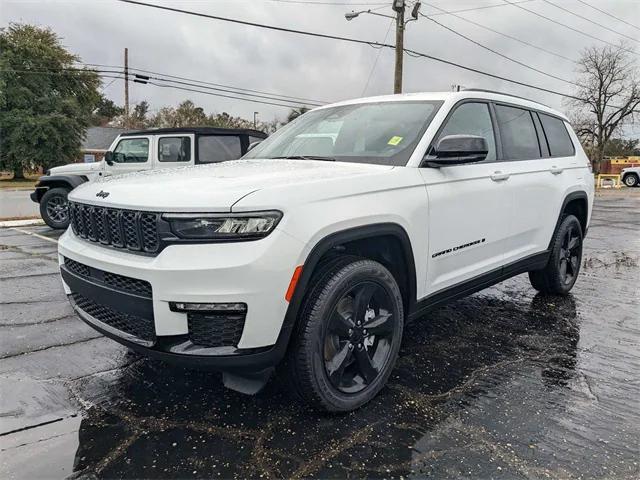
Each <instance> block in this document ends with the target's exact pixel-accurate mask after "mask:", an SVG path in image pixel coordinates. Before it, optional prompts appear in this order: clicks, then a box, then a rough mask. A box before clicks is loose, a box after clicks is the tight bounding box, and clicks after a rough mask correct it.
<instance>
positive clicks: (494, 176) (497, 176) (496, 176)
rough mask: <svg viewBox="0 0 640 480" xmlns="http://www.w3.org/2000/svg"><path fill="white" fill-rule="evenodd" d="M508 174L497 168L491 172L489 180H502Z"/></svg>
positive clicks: (507, 176)
mask: <svg viewBox="0 0 640 480" xmlns="http://www.w3.org/2000/svg"><path fill="white" fill-rule="evenodd" d="M510 176H511V174H510V173H502V172H501V171H500V170H498V171H496V172H493V173H492V174H491V180H493V181H494V182H501V181H502V180H506V179H507V178H509V177H510Z"/></svg>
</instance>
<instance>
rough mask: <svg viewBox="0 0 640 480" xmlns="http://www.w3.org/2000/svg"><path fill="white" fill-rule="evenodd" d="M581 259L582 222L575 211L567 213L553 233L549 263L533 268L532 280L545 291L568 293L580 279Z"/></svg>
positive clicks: (539, 288)
mask: <svg viewBox="0 0 640 480" xmlns="http://www.w3.org/2000/svg"><path fill="white" fill-rule="evenodd" d="M581 263H582V226H581V225H580V222H579V221H578V219H577V218H576V217H575V216H574V215H567V216H565V217H564V218H563V219H562V222H561V223H560V227H559V228H558V230H557V231H556V233H555V235H554V237H553V240H552V242H551V255H550V257H549V261H548V263H547V265H546V267H545V268H543V269H542V270H536V271H533V272H529V280H530V281H531V285H533V288H535V289H536V290H538V291H539V292H541V293H547V294H553V295H566V294H568V293H569V292H570V291H571V289H572V288H573V286H574V285H575V283H576V280H577V278H578V274H579V273H580V265H581Z"/></svg>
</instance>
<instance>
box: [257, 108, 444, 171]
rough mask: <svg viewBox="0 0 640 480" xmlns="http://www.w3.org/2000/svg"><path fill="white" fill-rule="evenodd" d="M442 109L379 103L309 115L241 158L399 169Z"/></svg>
mask: <svg viewBox="0 0 640 480" xmlns="http://www.w3.org/2000/svg"><path fill="white" fill-rule="evenodd" d="M441 104H442V102H426V101H409V102H407V101H402V102H378V103H361V104H355V105H344V106H338V107H330V108H323V109H319V110H313V111H311V112H307V113H305V114H304V115H301V116H300V117H298V118H297V119H295V120H294V121H293V122H291V123H289V124H287V125H285V126H284V127H282V128H281V129H280V130H278V131H277V132H276V133H274V134H273V135H271V136H270V137H269V138H267V139H266V140H265V141H264V142H262V143H260V144H259V145H258V146H256V147H255V148H253V149H252V150H251V151H249V152H248V153H247V154H246V155H245V156H244V158H264V159H270V158H297V159H310V160H337V161H342V162H354V163H376V164H382V165H395V166H404V165H406V164H407V161H408V160H409V157H410V156H411V154H412V153H413V150H414V148H415V147H416V145H417V144H418V142H419V141H420V138H421V137H422V134H423V133H424V132H425V130H426V129H427V127H428V126H429V123H430V122H431V120H432V119H433V116H434V115H435V114H436V112H437V111H438V108H439V107H440V105H441Z"/></svg>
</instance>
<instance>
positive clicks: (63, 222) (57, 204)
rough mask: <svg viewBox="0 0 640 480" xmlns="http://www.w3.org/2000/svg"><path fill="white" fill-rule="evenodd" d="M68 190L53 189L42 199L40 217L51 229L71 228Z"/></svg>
mask: <svg viewBox="0 0 640 480" xmlns="http://www.w3.org/2000/svg"><path fill="white" fill-rule="evenodd" d="M68 194H69V190H67V189H66V188H51V189H49V190H47V191H46V192H45V194H44V195H43V196H42V198H41V199H40V215H41V216H42V219H43V220H44V223H46V224H47V225H49V226H50V227H51V228H56V229H66V228H67V227H68V226H69V202H68V201H67V195H68Z"/></svg>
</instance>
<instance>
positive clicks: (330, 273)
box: [286, 257, 404, 412]
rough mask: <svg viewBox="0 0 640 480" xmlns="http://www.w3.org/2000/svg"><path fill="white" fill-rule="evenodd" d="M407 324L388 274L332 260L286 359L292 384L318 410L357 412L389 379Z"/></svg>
mask: <svg viewBox="0 0 640 480" xmlns="http://www.w3.org/2000/svg"><path fill="white" fill-rule="evenodd" d="M360 317H362V318H360ZM403 324H404V310H403V305H402V295H401V293H400V288H399V287H398V284H397V283H396V281H395V279H394V277H393V275H392V274H391V272H389V270H387V269H386V268H385V267H384V266H383V265H381V264H379V263H377V262H374V261H372V260H368V259H358V258H353V257H350V258H347V259H344V261H341V260H337V261H333V262H331V264H330V265H329V267H328V268H324V269H322V270H321V271H319V272H318V274H317V275H316V278H315V282H312V284H311V287H310V290H309V292H308V294H307V296H306V298H305V301H304V303H303V305H302V307H301V309H300V315H299V318H298V322H297V326H296V331H295V332H294V336H293V339H292V344H291V345H290V348H289V351H288V354H287V355H288V356H287V360H286V369H287V372H286V373H287V376H288V379H289V383H290V384H291V386H292V387H293V389H294V391H295V392H296V393H297V394H298V396H299V397H301V398H302V399H303V400H304V401H305V402H306V403H307V404H309V405H311V406H312V407H313V408H315V409H317V410H324V411H331V412H347V411H350V410H355V409H356V408H358V407H360V406H362V405H364V404H365V403H367V402H368V401H370V400H371V399H372V398H373V397H375V396H376V394H377V393H378V392H379V391H380V390H381V389H382V387H383V386H384V384H385V383H386V381H387V379H388V378H389V375H390V374H391V371H392V370H393V367H394V365H395V362H396V358H397V356H398V351H399V349H400V343H401V340H402V331H403Z"/></svg>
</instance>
